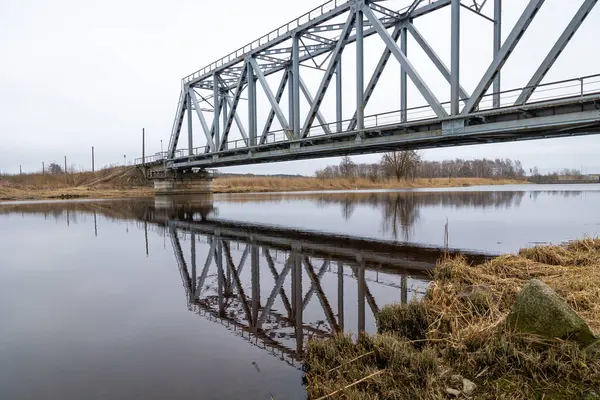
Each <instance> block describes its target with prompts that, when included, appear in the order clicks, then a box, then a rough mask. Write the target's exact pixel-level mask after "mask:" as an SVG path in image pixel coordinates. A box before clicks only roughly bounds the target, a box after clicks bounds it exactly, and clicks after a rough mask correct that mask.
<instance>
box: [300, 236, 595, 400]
mask: <svg viewBox="0 0 600 400" xmlns="http://www.w3.org/2000/svg"><path fill="white" fill-rule="evenodd" d="M532 278H537V279H540V280H542V281H544V282H545V283H546V284H548V285H549V286H551V287H552V288H553V289H555V290H556V292H557V293H558V294H559V295H560V296H561V297H563V298H564V299H565V300H566V302H567V303H568V304H569V305H570V306H571V307H572V308H573V309H574V310H576V311H577V312H578V313H579V315H580V316H581V317H582V318H583V319H584V320H585V321H586V322H587V323H588V325H589V326H590V328H591V329H592V331H594V332H596V333H599V332H600V239H585V240H580V241H576V242H572V243H570V244H568V245H565V246H543V247H536V248H531V249H524V250H521V251H520V252H519V254H517V255H504V256H500V257H498V258H495V259H492V260H490V261H488V262H486V263H484V264H482V265H479V266H471V265H468V264H467V263H466V262H465V260H464V259H463V258H460V257H458V258H451V259H446V260H442V261H440V262H439V264H438V266H437V267H436V269H435V270H434V276H433V282H432V284H431V286H430V289H429V290H428V293H427V295H426V296H425V298H424V299H423V300H422V301H420V302H413V303H411V304H409V305H404V306H400V305H396V306H389V307H386V308H384V309H383V310H382V311H381V312H380V313H379V315H378V316H377V324H378V334H376V335H366V334H363V335H360V336H359V337H358V339H355V338H352V337H350V336H344V335H340V336H336V337H334V338H332V339H327V340H310V341H309V344H308V348H307V360H306V382H307V390H308V395H309V398H310V399H325V398H336V399H341V398H343V399H409V398H415V399H416V398H418V399H442V398H454V397H457V398H478V399H599V398H600V346H599V345H598V344H596V345H595V346H592V348H581V347H580V346H579V345H578V344H576V343H573V342H570V341H567V340H560V339H548V338H542V337H539V336H534V335H525V334H517V333H515V332H514V331H512V330H511V329H509V328H507V326H506V324H505V319H506V316H507V314H508V312H509V310H510V309H511V307H512V305H513V304H514V302H515V299H516V296H517V294H518V293H519V292H520V289H521V288H522V287H523V286H524V285H525V284H526V283H527V282H528V281H529V280H530V279H532ZM474 288H475V289H474ZM464 379H467V380H468V385H470V387H468V388H467V389H468V390H467V392H468V393H467V392H465V390H466V389H465V386H464V385H465V383H464V381H463V380H464ZM471 383H474V384H475V386H473V385H471Z"/></svg>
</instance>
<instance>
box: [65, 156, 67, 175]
mask: <svg viewBox="0 0 600 400" xmlns="http://www.w3.org/2000/svg"><path fill="white" fill-rule="evenodd" d="M65 175H67V156H65Z"/></svg>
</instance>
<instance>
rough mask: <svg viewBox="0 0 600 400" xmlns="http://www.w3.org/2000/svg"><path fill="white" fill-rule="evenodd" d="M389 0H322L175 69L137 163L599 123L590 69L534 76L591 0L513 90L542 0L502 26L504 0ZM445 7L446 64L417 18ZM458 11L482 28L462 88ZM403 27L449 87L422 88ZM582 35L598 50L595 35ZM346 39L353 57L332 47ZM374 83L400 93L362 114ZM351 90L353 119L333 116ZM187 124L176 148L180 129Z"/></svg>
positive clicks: (204, 164) (179, 163)
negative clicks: (393, 103)
mask: <svg viewBox="0 0 600 400" xmlns="http://www.w3.org/2000/svg"><path fill="white" fill-rule="evenodd" d="M396 2H397V1H396V0H384V1H371V0H330V1H328V2H326V3H324V4H323V5H321V6H319V7H317V8H315V9H313V10H311V11H310V12H308V13H306V14H304V15H302V16H301V17H299V18H297V19H295V20H293V21H291V22H288V23H287V24H284V25H282V26H281V27H279V28H277V29H275V30H273V31H271V32H269V33H268V34H266V35H265V36H263V37H261V38H259V39H257V40H255V41H253V42H251V43H249V44H248V45H246V46H244V47H241V48H240V49H238V50H236V51H234V52H232V53H230V54H229V55H227V56H225V57H223V58H221V59H220V60H217V61H215V62H213V63H212V64H210V65H208V66H206V67H204V68H202V69H200V70H199V71H196V72H194V73H193V74H191V75H189V76H187V77H185V78H183V80H182V86H181V93H180V96H179V101H178V103H177V110H176V115H175V119H174V122H173V127H172V131H171V136H170V141H169V146H168V150H167V151H166V152H164V153H158V154H156V155H154V156H151V157H143V158H140V159H138V160H136V163H137V164H142V165H145V166H147V167H150V169H151V170H152V169H153V170H161V169H162V170H168V171H173V172H176V171H186V170H188V171H189V170H191V169H192V168H200V169H206V168H215V167H225V166H232V165H243V164H251V163H264V162H276V161H288V160H300V159H310V158H320V157H331V156H340V155H353V154H365V153H375V152H384V151H392V150H404V149H424V148H434V147H444V146H459V145H469V144H482V143H495V142H504V141H517V140H526V139H542V138H550V137H564V136H573V135H586V134H596V133H600V74H599V75H590V76H583V77H576V78H571V79H566V80H561V81H556V82H549V83H543V82H544V78H545V77H546V75H547V73H548V71H550V70H551V68H552V66H553V65H554V63H555V61H556V60H557V59H558V57H559V55H560V54H561V53H562V51H563V50H564V49H565V47H566V46H567V45H568V43H569V41H570V40H571V38H572V37H573V36H574V35H575V33H576V32H577V30H578V29H579V27H580V26H581V25H582V24H583V22H584V20H585V19H586V17H587V16H588V14H589V13H590V12H592V11H593V9H594V7H595V5H596V3H597V0H583V1H582V2H577V4H574V3H573V2H569V5H568V6H565V8H564V15H565V17H566V27H565V28H564V30H563V31H562V32H559V33H560V35H558V32H557V38H553V37H552V35H545V37H544V39H543V40H542V42H545V43H536V47H537V46H544V47H547V48H549V50H548V52H547V55H546V57H544V58H543V60H542V61H541V62H539V63H538V64H536V65H535V66H533V67H534V69H535V72H534V73H533V75H531V76H525V77H523V84H522V86H521V87H519V88H515V89H511V90H502V86H501V76H502V72H503V67H504V65H505V63H506V62H507V61H508V60H509V59H510V57H511V54H513V51H514V50H515V48H516V47H517V46H518V45H519V43H520V42H521V39H522V38H523V37H524V36H527V31H528V29H529V27H530V25H531V24H532V23H536V22H537V23H543V21H534V20H535V19H536V16H537V15H538V12H539V11H540V9H541V8H542V7H543V6H544V3H545V0H528V2H527V4H526V6H525V8H524V9H523V10H522V12H521V14H520V16H519V17H518V19H517V20H516V22H515V23H514V24H513V25H512V26H509V27H508V28H509V29H508V30H506V29H505V28H506V26H503V23H502V15H503V5H502V0H490V1H487V0H473V1H468V2H467V1H462V2H461V1H460V0H436V1H423V0H410V1H409V0H404V1H400V0H398V2H399V3H401V4H396ZM405 3H406V4H405ZM399 5H401V6H402V7H400V9H398V7H396V6H399ZM445 8H450V13H449V14H450V31H449V32H447V33H448V35H447V37H448V38H449V41H450V50H451V51H450V66H447V64H446V63H445V61H444V59H443V57H441V56H440V55H439V54H438V52H436V50H435V49H434V47H433V46H432V45H430V44H429V42H428V41H427V39H426V38H425V35H423V34H422V33H421V32H420V30H419V29H418V26H419V21H420V20H421V18H422V17H425V16H427V15H430V14H433V13H439V12H440V11H441V10H443V9H445ZM504 11H506V9H505V10H504ZM465 13H469V14H470V13H474V14H476V15H477V16H478V17H481V18H482V19H484V20H486V21H488V22H489V23H490V27H491V29H492V30H493V41H492V43H490V51H489V54H491V55H492V57H491V59H490V61H489V65H488V67H487V68H486V69H485V71H484V72H483V74H482V75H481V76H480V77H478V79H476V80H475V81H476V82H477V84H476V85H475V86H474V88H473V89H472V90H468V89H466V88H465V87H463V83H464V81H465V79H461V74H460V68H461V64H463V63H465V62H468V61H469V60H468V59H466V57H467V56H470V57H474V56H475V55H473V54H470V55H469V54H465V55H463V56H461V52H460V47H461V43H462V42H463V41H464V40H467V39H465V38H464V37H461V35H460V32H461V16H463V17H462V18H463V19H464V14H465ZM440 15H442V14H440ZM569 18H570V19H569ZM567 22H568V23H567ZM463 36H464V35H463ZM409 37H411V38H412V39H411V46H412V45H413V42H415V44H416V45H417V46H418V47H419V48H420V49H419V51H422V52H423V53H424V54H425V55H426V56H427V57H428V59H429V61H430V62H431V63H432V64H433V65H434V66H435V68H436V69H437V71H438V72H439V74H440V76H442V77H443V78H444V80H445V81H447V85H448V86H447V88H446V90H444V91H441V89H440V88H438V87H435V88H434V87H432V86H429V85H428V83H427V81H428V80H430V78H431V77H430V76H424V74H423V73H422V71H423V70H424V68H423V66H421V65H417V64H413V63H412V62H411V60H410V59H409V56H408V49H407V43H408V38H409ZM502 38H504V40H502ZM373 41H379V42H380V43H381V42H383V43H384V44H385V47H384V49H383V52H382V53H381V54H380V56H379V61H378V62H377V64H376V66H375V68H374V70H373V71H372V72H371V74H370V77H369V79H368V81H365V78H366V77H367V76H366V74H365V67H364V65H365V48H367V46H369V45H371V43H373ZM371 46H376V45H371ZM586 46H589V51H590V52H593V51H595V49H594V47H595V46H594V44H593V41H588V42H587V44H586ZM350 47H353V49H352V50H353V53H354V54H351V55H352V59H349V58H348V57H347V54H346V56H344V57H342V54H343V53H344V52H347V51H348V49H349V48H350ZM374 48H375V47H374ZM411 51H412V50H411ZM391 58H393V59H395V60H396V61H397V62H398V63H399V64H400V85H399V87H397V88H394V87H392V85H391V82H386V79H385V78H384V77H382V74H383V72H384V69H385V67H386V65H387V64H388V62H389V61H390V59H391ZM348 62H350V69H351V70H350V72H351V73H350V74H348V75H350V78H351V79H353V80H354V82H353V86H354V89H355V90H353V91H352V93H350V94H348V93H344V92H343V88H344V87H346V88H347V85H345V86H344V85H343V82H344V83H347V81H346V80H344V79H343V78H342V66H343V65H347V64H348ZM531 67H532V65H528V68H524V69H532V68H531ZM344 69H345V67H344ZM315 71H316V72H315ZM308 74H311V76H310V78H311V81H308V78H307V75H308ZM315 74H319V75H320V77H319V78H318V79H316V78H315ZM303 77H306V78H307V79H304V78H303ZM472 78H473V77H472V76H469V79H472ZM511 78H513V77H511ZM316 80H318V81H319V84H318V88H317V89H316V91H313V92H311V89H310V86H311V85H309V84H307V82H308V83H313V86H315V87H316V85H315V84H316ZM511 80H514V79H511ZM409 81H410V82H409ZM365 82H366V84H365ZM409 83H410V84H411V85H414V87H415V88H416V90H415V91H414V93H412V92H411V91H410V90H408V86H409ZM273 84H275V85H273ZM272 85H273V86H272ZM330 86H335V88H331V90H328V89H329V87H330ZM382 86H385V90H386V93H388V92H389V93H392V94H397V96H398V97H399V99H400V109H398V110H395V111H388V112H384V113H378V114H372V115H368V114H365V108H366V107H367V105H368V104H369V100H370V99H371V98H372V96H373V93H374V92H375V91H377V90H378V88H379V87H382ZM434 89H435V90H434ZM259 90H262V93H259V92H258V91H259ZM444 92H446V94H444ZM440 93H441V94H440ZM409 94H411V95H415V96H416V97H418V98H419V99H422V101H423V103H424V104H423V105H422V106H420V107H411V106H409V104H416V103H415V101H409V100H410V99H409ZM259 95H260V96H259ZM284 95H287V100H286V98H285V97H286V96H284ZM441 95H443V96H444V97H440V96H441ZM348 99H350V100H352V102H353V104H352V109H353V110H354V111H353V113H352V115H351V116H349V115H344V107H343V102H345V101H346V100H348ZM413 100H414V99H413ZM419 101H421V100H419ZM301 104H302V107H301ZM344 104H345V103H344ZM285 108H287V110H284V109H285ZM346 108H347V107H346ZM259 110H260V111H264V112H259ZM328 119H329V122H328ZM185 133H187V146H184V143H182V142H184V141H183V140H181V138H182V137H185ZM182 147H185V148H182Z"/></svg>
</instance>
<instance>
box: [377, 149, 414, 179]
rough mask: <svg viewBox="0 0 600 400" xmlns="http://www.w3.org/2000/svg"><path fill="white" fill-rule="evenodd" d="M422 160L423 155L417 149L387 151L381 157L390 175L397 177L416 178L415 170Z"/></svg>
mask: <svg viewBox="0 0 600 400" xmlns="http://www.w3.org/2000/svg"><path fill="white" fill-rule="evenodd" d="M420 162H421V155H420V154H419V153H418V152H417V151H415V150H406V151H393V152H391V153H385V154H384V155H383V157H382V158H381V164H382V165H383V168H384V169H385V170H386V172H387V174H388V175H393V176H395V177H396V179H398V180H400V179H401V178H409V177H410V178H414V175H415V171H416V170H417V167H418V165H419V163H420Z"/></svg>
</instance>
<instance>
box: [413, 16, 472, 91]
mask: <svg viewBox="0 0 600 400" xmlns="http://www.w3.org/2000/svg"><path fill="white" fill-rule="evenodd" d="M406 28H407V29H408V30H409V32H410V34H411V35H412V36H413V37H414V38H415V41H416V42H417V43H418V44H419V46H421V48H422V49H423V51H424V52H425V54H427V56H428V57H429V59H430V60H431V61H432V62H433V63H434V64H435V66H436V67H437V69H438V71H440V72H441V73H442V75H443V76H444V78H446V80H447V81H448V83H450V80H451V73H450V70H449V69H448V67H447V66H446V64H444V62H443V61H442V60H441V59H440V57H439V56H438V55H437V54H436V52H435V51H434V50H433V49H432V48H431V46H430V45H429V43H427V41H426V40H425V38H424V37H423V36H422V35H421V33H420V32H419V31H418V30H417V28H416V27H415V26H414V25H413V24H411V23H409V24H406ZM458 90H459V93H460V97H461V99H462V100H464V101H466V99H468V98H469V94H468V93H467V91H466V90H465V89H464V88H463V87H462V85H461V86H459V89H458Z"/></svg>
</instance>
